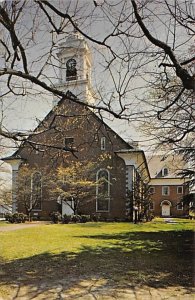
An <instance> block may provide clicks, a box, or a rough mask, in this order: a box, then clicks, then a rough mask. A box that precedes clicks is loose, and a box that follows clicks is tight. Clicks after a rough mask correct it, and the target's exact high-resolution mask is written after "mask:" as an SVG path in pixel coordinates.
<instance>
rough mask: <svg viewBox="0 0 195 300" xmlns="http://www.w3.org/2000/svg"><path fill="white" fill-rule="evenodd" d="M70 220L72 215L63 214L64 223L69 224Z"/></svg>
mask: <svg viewBox="0 0 195 300" xmlns="http://www.w3.org/2000/svg"><path fill="white" fill-rule="evenodd" d="M70 221H71V216H69V215H66V214H65V215H64V216H63V219H62V223H63V224H68V223H70Z"/></svg>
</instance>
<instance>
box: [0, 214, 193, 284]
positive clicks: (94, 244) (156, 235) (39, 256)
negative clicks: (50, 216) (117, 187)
mask: <svg viewBox="0 0 195 300" xmlns="http://www.w3.org/2000/svg"><path fill="white" fill-rule="evenodd" d="M175 221H176V222H177V223H176V224H167V223H165V222H164V221H163V220H162V219H155V220H154V221H153V222H151V223H146V224H138V225H137V224H131V223H86V224H68V225H62V224H57V225H53V224H51V225H40V226H37V227H33V228H27V229H20V230H16V231H8V232H0V255H1V257H0V263H1V266H0V275H1V284H2V286H5V285H7V286H9V285H10V284H12V283H14V282H15V281H16V280H18V278H20V280H22V282H23V283H24V282H31V283H33V282H36V281H39V280H42V279H43V278H44V279H45V280H53V279H56V278H58V279H59V280H60V279H61V278H67V279H68V278H69V277H75V276H79V275H85V276H87V277H90V278H91V277H92V276H93V275H98V276H100V277H103V278H109V279H110V280H112V281H115V282H117V283H121V284H125V282H132V284H144V285H150V286H158V287H159V286H160V287H161V286H162V287H165V286H166V285H170V286H177V285H180V286H192V279H193V264H192V261H193V239H194V233H193V229H194V221H190V220H184V219H175ZM0 226H1V224H0Z"/></svg>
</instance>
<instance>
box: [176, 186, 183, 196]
mask: <svg viewBox="0 0 195 300" xmlns="http://www.w3.org/2000/svg"><path fill="white" fill-rule="evenodd" d="M177 194H183V186H178V187H177Z"/></svg>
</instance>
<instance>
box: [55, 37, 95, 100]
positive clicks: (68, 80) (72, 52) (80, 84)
mask: <svg viewBox="0 0 195 300" xmlns="http://www.w3.org/2000/svg"><path fill="white" fill-rule="evenodd" d="M57 55H58V59H59V82H58V84H57V88H58V89H60V90H63V91H68V90H69V91H70V92H72V93H73V94H74V95H75V96H77V97H78V99H79V100H81V101H83V102H88V103H92V102H94V98H93V94H94V93H93V91H92V88H91V52H90V49H89V47H88V44H87V42H86V40H85V39H84V38H83V37H82V36H81V35H80V34H79V33H78V32H77V31H74V32H73V33H71V34H70V35H69V36H68V38H67V39H66V40H65V42H63V43H61V44H60V45H59V52H58V54H57Z"/></svg>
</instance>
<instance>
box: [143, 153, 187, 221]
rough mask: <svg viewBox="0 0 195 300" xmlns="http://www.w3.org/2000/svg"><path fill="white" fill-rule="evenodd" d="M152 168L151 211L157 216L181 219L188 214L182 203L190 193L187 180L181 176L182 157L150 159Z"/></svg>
mask: <svg viewBox="0 0 195 300" xmlns="http://www.w3.org/2000/svg"><path fill="white" fill-rule="evenodd" d="M148 164H149V168H150V174H151V181H150V186H151V187H150V194H151V200H152V204H151V209H152V210H153V212H154V215H155V216H164V217H170V216H173V217H179V216H185V215H187V214H188V209H187V207H183V205H182V203H181V201H182V198H183V196H184V195H186V194H187V193H188V187H187V180H186V179H185V178H182V177H181V176H180V175H179V171H181V170H182V168H183V167H184V163H183V162H182V159H181V157H180V156H176V155H175V156H172V155H169V156H168V157H166V158H165V157H164V156H163V155H155V156H153V157H152V158H150V159H148Z"/></svg>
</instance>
